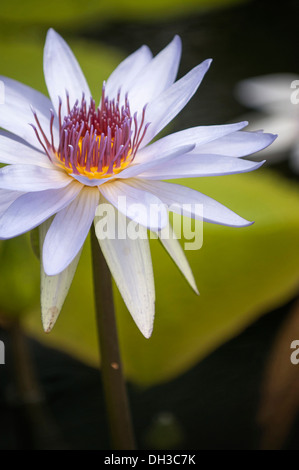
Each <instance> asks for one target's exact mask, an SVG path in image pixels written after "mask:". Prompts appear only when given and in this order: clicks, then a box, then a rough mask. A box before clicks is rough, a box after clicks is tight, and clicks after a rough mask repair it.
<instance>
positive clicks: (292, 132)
mask: <svg viewBox="0 0 299 470" xmlns="http://www.w3.org/2000/svg"><path fill="white" fill-rule="evenodd" d="M293 106H294V108H295V107H296V106H295V105H293ZM248 117H249V118H250V126H249V129H250V130H251V129H252V130H253V129H263V130H264V131H266V132H275V134H278V137H277V139H276V140H275V141H274V142H273V144H272V145H271V146H270V147H266V148H265V149H264V150H262V151H261V153H260V154H259V155H260V156H261V157H263V156H264V157H265V158H267V159H269V160H273V161H274V160H275V159H277V154H280V153H286V152H288V151H289V150H290V149H291V147H292V146H293V145H295V144H296V142H297V141H298V119H294V118H291V117H289V116H286V115H279V114H277V115H276V114H271V115H269V116H265V117H261V114H258V115H257V114H255V113H252V114H250V115H249V116H248ZM279 157H280V155H278V158H279Z"/></svg>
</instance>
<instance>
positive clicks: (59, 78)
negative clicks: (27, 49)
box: [44, 28, 91, 117]
mask: <svg viewBox="0 0 299 470" xmlns="http://www.w3.org/2000/svg"><path fill="white" fill-rule="evenodd" d="M44 74H45V80H46V84H47V88H48V91H49V95H50V98H51V100H52V103H53V106H54V108H55V110H56V112H57V114H58V105H59V100H58V97H60V98H61V99H62V117H63V116H65V115H67V114H68V113H67V106H66V91H67V92H68V94H69V99H70V106H71V108H72V107H73V106H74V104H75V101H76V100H81V98H82V93H84V95H85V98H86V100H87V102H89V100H90V96H91V94H90V91H89V87H88V84H87V82H86V80H85V77H84V75H83V72H82V70H81V68H80V65H79V64H78V62H77V59H76V58H75V56H74V54H73V52H72V51H71V49H70V48H69V46H68V45H67V43H66V42H65V40H64V39H63V38H62V37H61V36H60V35H59V34H57V33H56V31H54V30H53V29H52V28H51V29H49V31H48V33H47V38H46V44H45V48H44Z"/></svg>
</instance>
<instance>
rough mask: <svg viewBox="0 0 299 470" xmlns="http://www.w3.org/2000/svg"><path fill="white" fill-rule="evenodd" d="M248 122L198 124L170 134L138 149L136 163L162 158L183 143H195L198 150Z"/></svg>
mask: <svg viewBox="0 0 299 470" xmlns="http://www.w3.org/2000/svg"><path fill="white" fill-rule="evenodd" d="M247 124H248V122H247V121H243V122H238V123H236V124H225V125H221V126H198V127H191V128H189V129H185V130H183V131H179V132H175V133H174V134H169V135H167V136H166V137H162V139H159V140H157V141H156V142H154V143H152V144H150V145H147V146H146V147H143V148H142V149H141V150H138V152H137V154H136V157H135V159H134V163H141V162H142V163H144V162H147V161H152V160H153V159H160V158H161V157H160V156H161V155H163V154H164V152H165V151H167V152H171V151H173V150H175V149H176V148H177V147H180V146H183V145H190V144H194V145H195V146H196V147H195V149H194V151H195V152H196V151H197V149H200V148H201V146H202V145H204V144H206V143H207V142H211V141H214V140H216V139H219V138H221V137H223V136H225V135H227V134H232V133H233V132H235V131H238V130H240V129H242V128H243V127H245V126H247ZM211 153H212V152H211Z"/></svg>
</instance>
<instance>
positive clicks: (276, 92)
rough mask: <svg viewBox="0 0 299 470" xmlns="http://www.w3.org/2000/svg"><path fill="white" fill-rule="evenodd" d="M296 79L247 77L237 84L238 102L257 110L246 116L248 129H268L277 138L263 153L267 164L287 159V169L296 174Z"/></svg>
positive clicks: (298, 104)
mask: <svg viewBox="0 0 299 470" xmlns="http://www.w3.org/2000/svg"><path fill="white" fill-rule="evenodd" d="M298 90H299V76H298V75H295V74H289V73H274V74H269V75H262V76H259V77H253V78H248V79H246V80H242V81H241V82H240V83H238V85H237V88H236V95H237V98H238V99H239V101H240V102H241V103H242V104H245V106H248V107H249V108H255V109H256V110H257V111H256V112H253V113H251V114H249V115H248V116H246V117H247V118H248V119H249V120H250V127H249V128H248V129H253V128H254V129H263V130H264V131H266V132H268V131H269V130H270V129H271V131H272V132H275V133H277V134H278V135H279V138H278V139H277V140H276V141H275V142H274V144H273V145H271V147H268V148H266V149H265V150H263V151H262V153H261V155H263V156H264V157H265V158H267V163H275V162H277V161H280V160H285V159H286V158H289V162H290V167H291V168H292V169H293V170H294V171H295V172H296V173H298V172H299V138H298V130H299V93H298Z"/></svg>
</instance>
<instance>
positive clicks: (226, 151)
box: [193, 131, 277, 157]
mask: <svg viewBox="0 0 299 470" xmlns="http://www.w3.org/2000/svg"><path fill="white" fill-rule="evenodd" d="M276 138H277V135H274V134H266V133H263V132H243V131H242V132H233V133H232V134H229V135H226V136H224V137H221V138H219V139H217V140H213V141H212V142H209V143H207V144H204V145H200V146H198V147H196V148H195V150H194V152H193V153H200V154H216V155H225V156H228V157H245V156H246V155H251V154H252V153H255V152H259V151H260V150H263V149H264V148H266V147H268V146H269V145H271V144H272V142H274V140H275V139H276ZM271 148H272V147H271ZM270 150H271V149H270Z"/></svg>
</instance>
